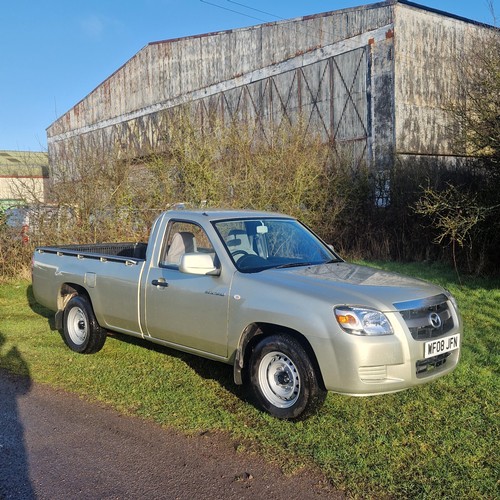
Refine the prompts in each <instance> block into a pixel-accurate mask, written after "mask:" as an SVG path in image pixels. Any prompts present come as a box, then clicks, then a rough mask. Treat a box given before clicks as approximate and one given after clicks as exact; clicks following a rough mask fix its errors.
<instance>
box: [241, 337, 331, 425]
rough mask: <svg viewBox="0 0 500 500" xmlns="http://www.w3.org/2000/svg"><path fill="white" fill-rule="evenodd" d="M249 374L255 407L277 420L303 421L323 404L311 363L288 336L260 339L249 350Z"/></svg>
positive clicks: (324, 394)
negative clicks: (250, 351)
mask: <svg viewBox="0 0 500 500" xmlns="http://www.w3.org/2000/svg"><path fill="white" fill-rule="evenodd" d="M249 371H250V382H251V387H252V391H253V394H254V397H255V399H256V402H257V405H258V406H259V407H260V408H262V409H263V410H264V411H266V412H268V413H270V414H271V415H273V416H275V417H277V418H281V419H299V418H300V419H302V418H305V417H307V416H309V415H311V414H312V413H314V412H315V411H316V410H317V409H318V408H319V407H320V406H321V405H322V404H323V403H324V401H325V398H326V391H325V390H324V389H323V388H322V387H321V386H320V384H319V380H318V375H317V373H316V370H315V367H314V365H313V363H312V362H311V360H310V358H309V356H308V354H307V352H306V351H305V349H304V348H303V347H302V345H301V344H300V343H299V342H298V341H297V340H296V339H294V338H293V337H291V336H289V335H286V334H283V333H279V334H275V335H271V336H269V337H265V338H264V339H262V340H261V341H260V342H259V343H258V344H257V345H256V346H255V347H254V349H253V352H252V354H251V358H250V366H249Z"/></svg>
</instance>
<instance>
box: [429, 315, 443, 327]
mask: <svg viewBox="0 0 500 500" xmlns="http://www.w3.org/2000/svg"><path fill="white" fill-rule="evenodd" d="M429 321H430V323H431V326H432V327H433V328H441V325H442V324H443V323H442V321H441V317H440V316H439V314H438V313H435V312H433V313H430V314H429Z"/></svg>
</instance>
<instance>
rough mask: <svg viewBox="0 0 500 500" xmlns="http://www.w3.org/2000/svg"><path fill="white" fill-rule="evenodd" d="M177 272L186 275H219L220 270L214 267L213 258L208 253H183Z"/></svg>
mask: <svg viewBox="0 0 500 500" xmlns="http://www.w3.org/2000/svg"><path fill="white" fill-rule="evenodd" d="M179 271H180V272H181V273H186V274H205V275H207V274H208V275H210V276H219V275H220V269H217V268H216V267H215V265H214V257H213V256H212V255H210V254H208V253H185V254H184V255H183V256H182V257H181V262H180V264H179Z"/></svg>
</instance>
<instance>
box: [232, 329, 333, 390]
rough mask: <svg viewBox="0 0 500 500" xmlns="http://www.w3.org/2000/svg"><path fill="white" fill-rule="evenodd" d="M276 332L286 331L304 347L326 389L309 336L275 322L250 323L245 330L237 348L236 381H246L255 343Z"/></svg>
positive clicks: (322, 387) (235, 362)
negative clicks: (246, 372)
mask: <svg viewBox="0 0 500 500" xmlns="http://www.w3.org/2000/svg"><path fill="white" fill-rule="evenodd" d="M276 333H284V334H286V335H290V336H291V337H293V338H294V339H295V340H296V341H297V342H299V343H300V345H301V346H302V347H303V348H304V350H305V351H306V353H307V355H308V356H309V359H310V360H311V363H312V364H313V366H314V369H315V371H316V375H317V377H318V383H319V384H320V387H321V389H323V390H326V387H325V383H324V381H323V375H322V373H321V369H320V367H319V363H318V359H317V357H316V354H315V352H314V349H313V348H312V346H311V344H310V342H309V341H308V340H307V338H306V337H305V336H304V335H303V334H302V333H300V332H298V331H297V330H294V329H292V328H288V327H286V326H281V325H277V324H273V323H252V324H251V325H248V326H247V327H246V328H245V330H244V331H243V333H242V335H241V337H240V341H239V344H238V347H237V349H236V355H235V359H234V365H233V376H234V382H235V383H236V384H238V385H241V384H243V383H244V379H245V370H246V368H247V367H248V364H249V360H250V355H251V353H252V350H253V348H254V347H255V345H256V344H257V343H258V342H260V341H261V340H262V339H263V338H265V337H269V336H271V335H273V334H276Z"/></svg>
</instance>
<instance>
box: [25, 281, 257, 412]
mask: <svg viewBox="0 0 500 500" xmlns="http://www.w3.org/2000/svg"><path fill="white" fill-rule="evenodd" d="M26 298H27V301H28V304H29V306H30V308H31V310H32V311H33V312H35V313H36V314H38V315H40V316H42V317H43V318H46V319H47V322H48V326H49V328H50V329H51V330H52V331H57V332H58V333H59V335H60V336H61V339H62V341H63V342H64V335H63V332H62V330H58V329H57V328H56V324H55V318H54V313H53V312H52V311H50V310H49V309H47V308H45V307H43V306H41V305H40V304H38V303H37V302H36V300H35V297H34V295H33V288H32V286H31V285H29V286H28V287H27V289H26ZM108 336H109V337H113V338H116V339H117V340H120V341H121V342H126V343H127V344H132V345H137V346H140V347H141V348H143V349H149V350H151V351H155V352H159V353H161V354H165V355H167V356H172V357H174V358H177V359H180V360H182V361H183V362H184V363H186V365H187V366H189V367H190V368H191V369H192V370H194V371H195V372H196V373H197V374H198V375H199V376H200V377H201V378H203V379H205V380H213V381H215V382H217V383H218V384H219V385H220V386H221V387H223V388H224V389H225V390H227V391H228V392H230V393H231V394H234V395H235V396H236V397H238V398H239V399H241V400H242V401H244V402H247V403H250V404H254V403H253V400H252V398H251V397H250V395H249V394H248V391H247V390H246V388H245V387H243V386H241V385H236V384H235V383H234V379H233V367H232V365H227V364H225V363H220V362H217V361H212V360H210V359H205V358H201V357H199V356H195V355H194V354H188V353H185V352H182V351H177V350H175V349H171V348H169V347H165V346H162V345H160V344H154V343H153V342H150V341H148V340H143V339H141V338H138V337H133V336H130V335H124V334H121V333H116V332H108Z"/></svg>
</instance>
